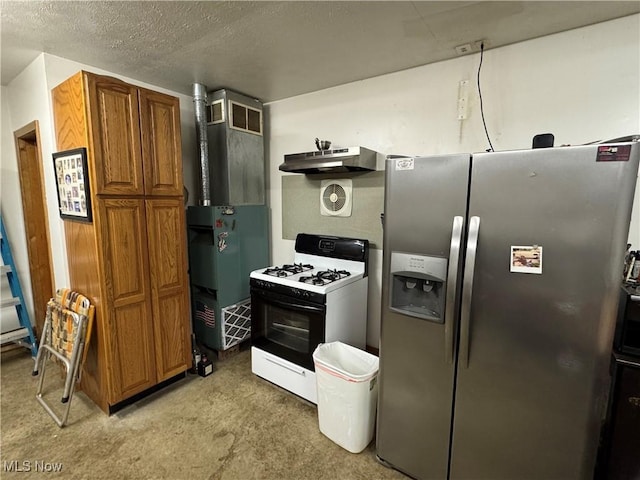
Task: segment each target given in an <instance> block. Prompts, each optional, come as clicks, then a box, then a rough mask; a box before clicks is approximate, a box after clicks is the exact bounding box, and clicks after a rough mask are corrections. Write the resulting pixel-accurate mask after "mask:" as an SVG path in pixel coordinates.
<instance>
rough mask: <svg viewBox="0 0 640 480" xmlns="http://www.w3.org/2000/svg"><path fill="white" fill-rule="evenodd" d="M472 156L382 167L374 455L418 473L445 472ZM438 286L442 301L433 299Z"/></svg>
mask: <svg viewBox="0 0 640 480" xmlns="http://www.w3.org/2000/svg"><path fill="white" fill-rule="evenodd" d="M469 162H470V155H449V156H438V157H422V158H415V159H389V160H387V165H386V190H385V211H384V214H385V215H384V259H383V286H382V325H381V338H380V375H379V380H380V390H379V404H378V426H377V436H376V438H377V441H376V442H377V454H378V457H379V458H380V459H381V460H383V461H385V462H387V463H389V464H391V465H392V466H393V467H395V468H397V469H398V470H401V471H403V472H405V473H407V474H409V475H411V476H412V477H415V478H446V476H447V468H448V455H449V436H450V430H451V407H452V400H453V376H454V367H453V365H454V345H453V342H454V339H455V329H454V320H455V315H456V309H455V293H456V289H455V288H453V287H454V286H455V284H456V283H459V281H458V280H456V274H457V273H458V272H459V271H460V270H461V268H457V267H456V265H458V263H457V261H458V260H459V255H458V253H457V251H458V249H459V248H460V244H459V242H460V241H461V239H462V234H463V219H464V217H465V215H466V208H467V189H468V181H469V166H470V163H469ZM452 251H453V257H454V258H450V256H451V252H452ZM392 269H393V271H392ZM443 278H444V280H445V282H440V280H441V279H443ZM393 282H396V287H397V288H398V289H400V290H399V291H397V292H395V293H396V295H395V296H394V292H393V291H392V287H393ZM429 282H431V283H429ZM441 283H444V285H442V284H441ZM402 289H404V290H405V291H402ZM436 289H439V291H438V295H439V296H440V297H439V298H441V297H445V298H446V302H445V303H444V305H441V304H439V303H438V302H437V301H433V302H432V300H433V299H434V298H435V293H434V292H436ZM421 299H424V300H425V302H424V304H421ZM393 302H395V306H393V307H392V306H391V303H393ZM392 308H393V309H392Z"/></svg>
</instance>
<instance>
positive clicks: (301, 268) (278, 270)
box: [262, 263, 313, 277]
mask: <svg viewBox="0 0 640 480" xmlns="http://www.w3.org/2000/svg"><path fill="white" fill-rule="evenodd" d="M309 270H313V265H309V264H308V263H307V264H302V263H294V264H292V265H290V264H286V265H283V266H282V267H272V268H267V269H266V270H265V271H264V272H262V273H264V274H265V275H271V276H272V277H290V276H292V275H296V274H298V273H302V272H306V271H309Z"/></svg>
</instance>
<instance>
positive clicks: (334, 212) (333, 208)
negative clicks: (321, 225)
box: [320, 179, 352, 217]
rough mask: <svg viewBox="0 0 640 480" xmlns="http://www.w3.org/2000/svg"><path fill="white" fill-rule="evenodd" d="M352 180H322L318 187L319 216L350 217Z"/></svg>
mask: <svg viewBox="0 0 640 480" xmlns="http://www.w3.org/2000/svg"><path fill="white" fill-rule="evenodd" d="M351 197H352V180H351V179H344V180H323V181H322V183H321V185H320V214H321V215H324V216H329V217H350V216H351V206H352V201H351Z"/></svg>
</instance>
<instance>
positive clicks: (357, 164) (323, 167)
mask: <svg viewBox="0 0 640 480" xmlns="http://www.w3.org/2000/svg"><path fill="white" fill-rule="evenodd" d="M376 157H377V153H376V152H374V151H373V150H369V149H368V148H364V147H349V148H337V149H335V150H319V151H315V152H306V153H293V154H290V155H285V156H284V163H283V164H282V165H280V167H279V168H280V170H282V171H283V172H292V173H333V172H337V173H341V172H359V171H374V170H375V169H376Z"/></svg>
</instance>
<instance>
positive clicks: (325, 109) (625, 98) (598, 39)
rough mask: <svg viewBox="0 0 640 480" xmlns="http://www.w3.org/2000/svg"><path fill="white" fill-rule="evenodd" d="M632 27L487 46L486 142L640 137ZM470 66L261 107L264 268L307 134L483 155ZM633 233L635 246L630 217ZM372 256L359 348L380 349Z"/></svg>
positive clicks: (388, 148) (279, 255)
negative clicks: (285, 174)
mask: <svg viewBox="0 0 640 480" xmlns="http://www.w3.org/2000/svg"><path fill="white" fill-rule="evenodd" d="M639 30H640V15H634V16H631V17H626V18H622V19H618V20H614V21H611V22H606V23H602V24H598V25H593V26H589V27H585V28H581V29H577V30H573V31H569V32H564V33H561V34H557V35H552V36H547V37H543V38H538V39H535V40H531V41H527V42H523V43H519V44H514V45H510V46H507V47H503V48H498V49H495V50H489V51H487V52H485V55H484V63H483V67H482V74H481V83H482V95H483V100H484V110H485V117H486V120H487V126H488V129H489V134H490V135H491V139H492V142H493V146H494V148H495V149H496V150H508V149H523V148H530V147H531V141H532V137H533V136H534V135H535V134H538V133H546V132H552V133H554V134H555V144H556V145H560V144H580V143H586V142H591V141H594V140H601V139H611V138H616V137H619V136H623V135H628V134H633V133H640V119H639V105H640V43H639V42H638V31H639ZM478 63H479V54H476V55H470V56H465V57H462V58H457V59H454V60H449V61H445V62H440V63H436V64H432V65H427V66H423V67H419V68H414V69H411V70H406V71H402V72H398V73H393V74H390V75H384V76H380V77H376V78H372V79H368V80H364V81H360V82H355V83H351V84H348V85H343V86H340V87H336V88H331V89H327V90H323V91H319V92H315V93H311V94H308V95H302V96H298V97H294V98H289V99H286V100H282V101H278V102H273V103H270V104H268V105H266V118H267V120H266V121H267V124H268V134H269V141H268V169H269V172H270V174H269V186H270V191H269V201H270V205H271V209H272V217H273V218H272V246H271V248H272V261H273V263H274V264H281V263H285V262H290V261H292V259H293V242H292V241H290V240H283V239H282V219H281V217H280V215H279V212H281V175H282V174H281V172H280V171H279V170H278V166H279V164H280V163H282V161H283V156H284V155H285V154H287V153H294V152H301V151H310V150H314V149H315V146H314V142H313V140H314V138H315V137H321V138H324V139H329V140H331V141H333V145H334V146H353V145H362V146H366V147H368V148H372V149H374V150H377V151H379V152H382V153H384V154H408V155H427V154H434V153H455V152H478V151H484V150H485V149H487V148H488V144H487V141H486V139H485V134H484V129H483V126H482V121H481V117H480V109H479V101H478V94H477V89H476V88H475V82H476V75H477V69H478ZM461 80H469V81H470V84H471V86H472V88H471V89H470V92H469V93H470V95H469V111H468V118H467V119H466V120H464V121H459V120H457V97H458V88H459V82H460V81H461ZM635 215H636V216H637V215H638V212H637V211H636V213H635ZM634 229H635V233H634V235H635V241H633V242H632V243H633V244H634V245H635V246H636V247H640V232H638V226H637V218H636V225H635V226H634ZM371 253H372V255H371V260H372V263H371V265H370V274H371V278H370V282H369V285H370V288H369V328H368V332H367V343H368V344H369V345H372V346H377V345H378V339H379V328H380V312H379V310H380V284H381V252H380V251H379V250H374V251H373V252H371Z"/></svg>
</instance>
